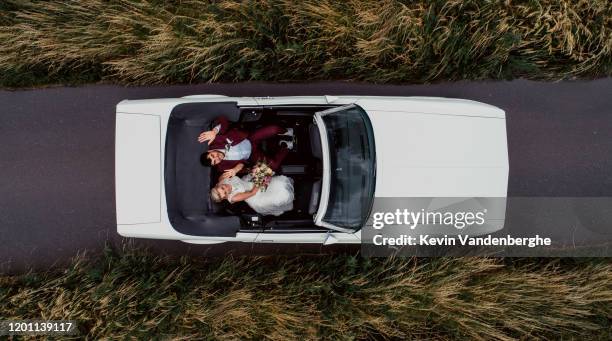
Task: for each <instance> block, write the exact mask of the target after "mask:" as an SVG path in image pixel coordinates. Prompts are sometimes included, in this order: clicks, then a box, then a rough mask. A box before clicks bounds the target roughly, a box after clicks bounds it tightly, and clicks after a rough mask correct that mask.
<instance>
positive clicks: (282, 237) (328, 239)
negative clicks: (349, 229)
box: [255, 230, 360, 244]
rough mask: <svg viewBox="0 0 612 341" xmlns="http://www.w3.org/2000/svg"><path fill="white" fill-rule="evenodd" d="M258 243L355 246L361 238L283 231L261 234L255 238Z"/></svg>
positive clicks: (338, 234) (341, 234)
mask: <svg viewBox="0 0 612 341" xmlns="http://www.w3.org/2000/svg"><path fill="white" fill-rule="evenodd" d="M255 242H256V243H305V244H324V243H325V244H335V243H343V244H347V243H350V244H355V243H359V242H360V239H359V236H358V235H356V234H355V233H346V232H339V231H333V230H328V231H323V230H322V231H321V232H318V231H297V230H296V231H282V232H280V231H279V232H266V231H264V232H260V233H259V234H258V235H257V237H256V238H255Z"/></svg>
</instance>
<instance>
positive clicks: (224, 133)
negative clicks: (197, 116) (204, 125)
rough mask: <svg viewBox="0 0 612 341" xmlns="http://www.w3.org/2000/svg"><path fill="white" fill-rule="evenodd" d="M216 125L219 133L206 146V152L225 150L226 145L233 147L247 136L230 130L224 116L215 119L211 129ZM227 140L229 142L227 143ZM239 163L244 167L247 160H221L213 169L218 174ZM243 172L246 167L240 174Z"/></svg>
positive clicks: (244, 132)
mask: <svg viewBox="0 0 612 341" xmlns="http://www.w3.org/2000/svg"><path fill="white" fill-rule="evenodd" d="M217 125H220V126H221V127H220V129H219V133H218V134H217V136H216V137H215V139H214V140H213V141H212V143H211V144H210V145H209V146H208V150H212V149H221V150H225V145H226V144H228V143H231V145H232V146H235V145H237V144H238V143H240V142H242V140H244V139H246V138H247V137H248V136H249V133H247V132H246V131H244V130H240V129H236V128H232V129H230V128H229V121H228V120H227V118H225V117H224V116H219V117H217V118H216V119H215V121H214V122H213V126H212V127H213V128H214V127H216V126H217ZM228 140H229V141H231V142H229V141H228ZM239 163H243V164H245V166H246V163H247V160H222V161H221V162H219V163H218V164H217V165H215V167H216V168H217V170H218V171H219V172H223V171H225V170H227V169H230V168H233V167H234V166H236V165H237V164H239ZM245 171H246V167H245V168H243V170H242V171H241V173H244V172H245Z"/></svg>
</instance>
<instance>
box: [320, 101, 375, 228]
mask: <svg viewBox="0 0 612 341" xmlns="http://www.w3.org/2000/svg"><path fill="white" fill-rule="evenodd" d="M344 108H345V109H341V110H338V111H331V112H329V113H323V114H322V118H323V122H324V123H325V128H326V131H327V142H328V145H329V162H330V187H329V200H328V204H327V210H326V212H325V215H324V216H323V219H322V220H323V221H324V222H326V223H329V224H332V225H335V226H339V227H344V228H349V229H353V230H356V229H359V228H361V227H362V226H363V225H364V224H365V222H366V220H367V219H368V216H369V215H370V211H371V209H372V203H373V198H374V186H375V183H376V155H375V148H374V134H373V131H372V124H371V123H370V119H369V118H368V116H367V114H366V113H365V111H364V110H363V109H362V108H360V107H359V106H357V105H351V106H349V107H344Z"/></svg>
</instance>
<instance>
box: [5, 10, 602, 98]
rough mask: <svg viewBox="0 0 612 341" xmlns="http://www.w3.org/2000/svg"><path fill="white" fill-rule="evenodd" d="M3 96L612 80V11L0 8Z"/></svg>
mask: <svg viewBox="0 0 612 341" xmlns="http://www.w3.org/2000/svg"><path fill="white" fill-rule="evenodd" d="M0 41H1V42H2V44H1V45H2V49H0V75H1V76H0V86H5V87H18V86H31V85H42V84H53V83H84V82H95V81H99V80H104V81H108V82H115V83H122V84H169V83H190V82H213V81H245V80H275V81H297V80H319V79H350V80H363V81H370V82H379V83H380V82H431V81H436V80H457V79H506V78H514V77H525V78H531V79H545V80H557V79H568V78H575V77H599V76H609V75H610V74H612V3H611V2H610V1H609V0H541V1H515V0H513V1H509V0H508V1H485V0H478V1H472V0H466V1H463V0H436V1H426V0H418V1H393V0H383V1H370V0H349V1H331V0H321V1H315V0H306V1H292V0H276V1H275V0H257V1H244V2H243V1H237V0H236V1H203V0H189V1H178V0H175V1H162V0H65V1H31V2H30V1H26V0H4V1H2V2H0Z"/></svg>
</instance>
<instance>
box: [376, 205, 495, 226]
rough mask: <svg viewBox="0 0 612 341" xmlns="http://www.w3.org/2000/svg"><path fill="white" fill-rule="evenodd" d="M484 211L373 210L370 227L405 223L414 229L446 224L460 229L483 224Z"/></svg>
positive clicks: (485, 210) (485, 211)
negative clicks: (419, 226) (421, 226)
mask: <svg viewBox="0 0 612 341" xmlns="http://www.w3.org/2000/svg"><path fill="white" fill-rule="evenodd" d="M486 213H487V209H484V210H482V211H476V212H429V211H425V210H424V209H421V210H420V211H409V210H408V209H403V210H400V209H399V208H398V209H396V210H395V212H374V214H373V215H372V223H373V224H372V227H373V228H374V229H376V230H380V229H382V228H383V227H385V225H407V226H408V227H409V228H410V229H411V230H414V229H415V228H416V227H417V226H418V225H446V226H453V227H455V228H456V229H458V230H461V229H463V228H464V227H466V226H471V225H479V226H480V225H483V224H484V223H485V215H486Z"/></svg>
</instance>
